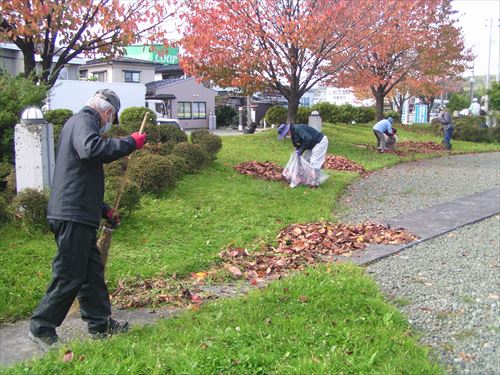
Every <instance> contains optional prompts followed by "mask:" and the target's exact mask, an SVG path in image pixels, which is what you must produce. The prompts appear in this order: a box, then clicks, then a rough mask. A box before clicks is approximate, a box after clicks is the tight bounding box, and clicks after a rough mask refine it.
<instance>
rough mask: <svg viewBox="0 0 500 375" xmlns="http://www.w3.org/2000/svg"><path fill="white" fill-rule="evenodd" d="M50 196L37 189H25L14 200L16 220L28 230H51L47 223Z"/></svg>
mask: <svg viewBox="0 0 500 375" xmlns="http://www.w3.org/2000/svg"><path fill="white" fill-rule="evenodd" d="M48 202H49V197H48V194H47V193H46V192H44V191H39V190H36V189H24V190H22V191H21V192H19V194H17V195H16V196H15V197H14V198H13V199H12V210H13V212H14V215H15V218H16V220H17V221H18V222H19V223H20V224H21V225H22V226H23V227H25V228H26V229H30V228H34V229H39V230H42V231H47V230H48V229H49V225H48V221H47V217H46V216H47V204H48Z"/></svg>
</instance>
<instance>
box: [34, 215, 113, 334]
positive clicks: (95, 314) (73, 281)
mask: <svg viewBox="0 0 500 375" xmlns="http://www.w3.org/2000/svg"><path fill="white" fill-rule="evenodd" d="M49 224H50V228H51V230H52V231H53V232H54V234H55V239H56V243H57V247H58V251H57V254H56V256H55V258H54V260H53V262H52V281H51V283H50V285H49V288H48V289H47V292H46V293H45V296H44V297H43V299H42V301H41V302H40V305H39V306H38V308H37V309H36V311H35V312H34V313H33V316H32V317H31V322H30V330H31V332H32V333H33V334H34V335H35V336H53V335H55V334H56V331H55V328H56V327H59V326H60V325H61V323H62V322H63V320H64V318H65V317H66V315H67V314H68V311H69V309H70V307H71V305H72V303H73V301H74V299H75V297H77V296H78V300H79V302H80V313H81V316H82V319H83V320H84V321H86V322H87V323H88V328H89V329H92V330H97V331H103V330H104V329H105V328H106V326H107V322H108V319H109V317H110V316H111V303H110V301H109V293H108V288H107V287H106V283H105V281H104V265H103V262H102V259H101V255H100V253H99V249H98V248H97V243H96V241H97V240H96V232H97V230H96V229H95V228H93V227H91V226H88V225H84V224H80V223H76V222H71V221H61V220H49Z"/></svg>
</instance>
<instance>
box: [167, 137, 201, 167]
mask: <svg viewBox="0 0 500 375" xmlns="http://www.w3.org/2000/svg"><path fill="white" fill-rule="evenodd" d="M172 154H173V155H177V156H180V157H182V158H184V159H185V160H186V172H187V173H194V172H197V171H199V170H201V169H203V167H205V166H206V165H207V162H208V160H209V156H208V154H207V153H206V151H205V150H203V148H202V147H201V146H200V145H197V144H193V143H187V142H182V143H179V144H178V145H176V146H175V147H174V150H173V151H172Z"/></svg>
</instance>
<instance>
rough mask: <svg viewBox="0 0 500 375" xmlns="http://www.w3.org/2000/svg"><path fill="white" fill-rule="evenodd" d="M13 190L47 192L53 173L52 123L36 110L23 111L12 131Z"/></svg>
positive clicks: (32, 108)
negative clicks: (14, 184)
mask: <svg viewBox="0 0 500 375" xmlns="http://www.w3.org/2000/svg"><path fill="white" fill-rule="evenodd" d="M14 144H15V151H16V157H15V163H16V190H17V192H20V191H21V190H23V189H26V188H32V189H37V190H44V189H49V188H50V186H51V185H52V176H53V174H54V164H55V155H54V135H53V126H52V124H49V123H47V121H45V119H44V118H43V114H42V111H41V110H40V109H39V108H36V107H30V108H27V109H25V110H24V112H23V114H22V116H21V123H20V124H17V125H16V127H15V131H14Z"/></svg>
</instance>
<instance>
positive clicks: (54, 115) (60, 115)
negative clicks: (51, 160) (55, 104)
mask: <svg viewBox="0 0 500 375" xmlns="http://www.w3.org/2000/svg"><path fill="white" fill-rule="evenodd" d="M71 116H73V111H72V110H70V109H52V110H48V111H47V112H45V114H44V117H45V120H47V121H48V122H50V123H51V124H52V125H54V146H56V147H57V144H58V142H59V136H60V135H61V131H62V128H63V126H64V124H65V123H66V121H68V120H69V118H70V117H71Z"/></svg>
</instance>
